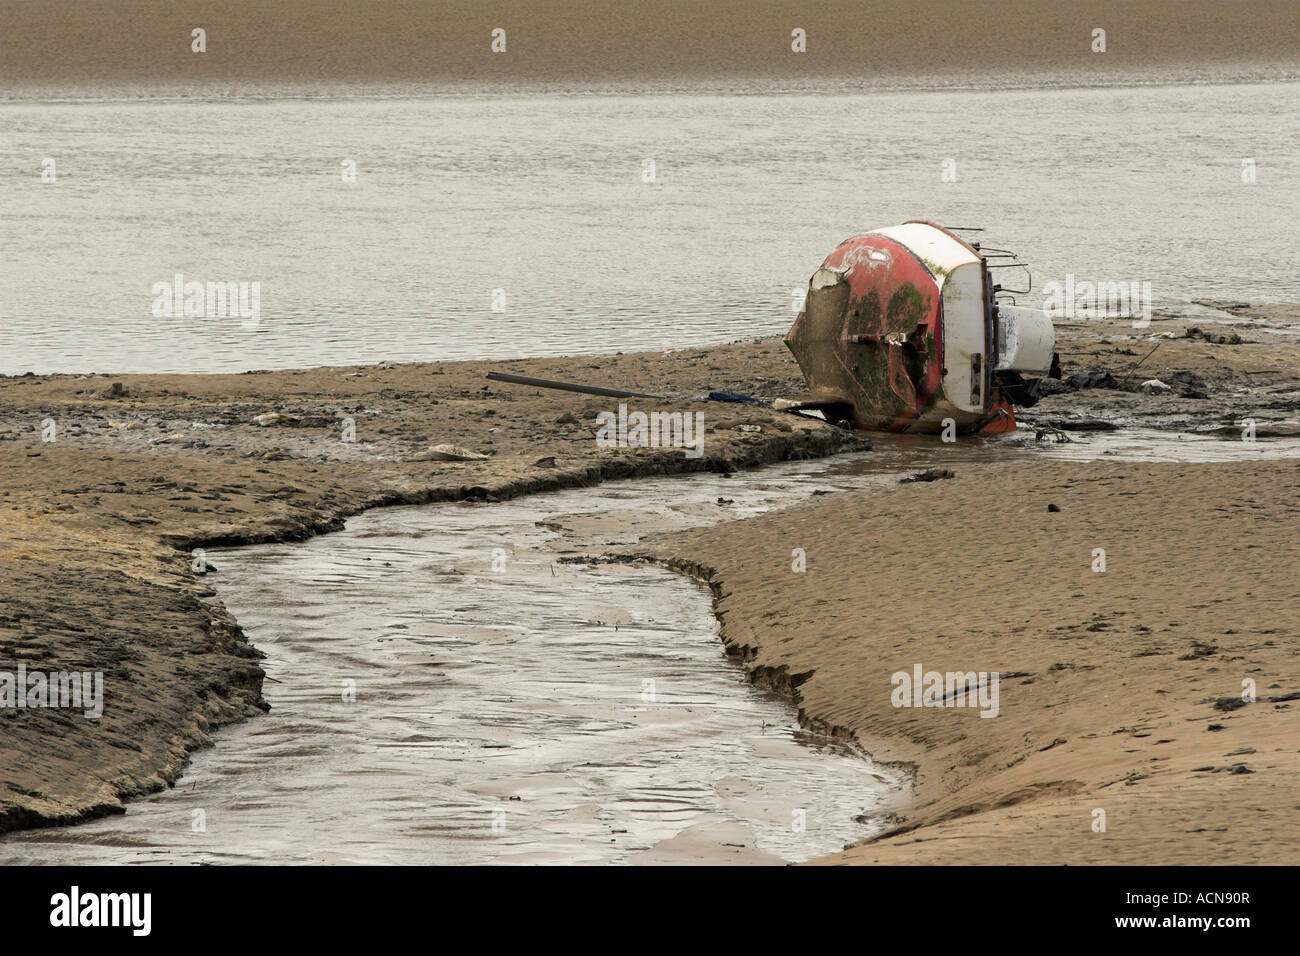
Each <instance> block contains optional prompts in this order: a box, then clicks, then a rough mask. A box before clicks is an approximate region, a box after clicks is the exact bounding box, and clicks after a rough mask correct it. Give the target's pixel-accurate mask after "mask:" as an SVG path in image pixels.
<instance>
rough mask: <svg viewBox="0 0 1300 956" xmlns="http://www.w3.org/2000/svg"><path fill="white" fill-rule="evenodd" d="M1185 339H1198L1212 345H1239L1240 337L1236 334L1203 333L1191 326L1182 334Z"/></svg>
mask: <svg viewBox="0 0 1300 956" xmlns="http://www.w3.org/2000/svg"><path fill="white" fill-rule="evenodd" d="M1183 338H1185V339H1200V340H1201V341H1203V342H1210V343H1212V344H1214V345H1240V344H1241V336H1240V335H1238V334H1237V333H1236V332H1203V331H1202V330H1200V329H1198V328H1197V327H1196V326H1192V327H1191V328H1190V329H1188V330H1187V331H1186V332H1184V333H1183Z"/></svg>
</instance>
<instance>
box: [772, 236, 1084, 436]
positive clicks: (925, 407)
mask: <svg viewBox="0 0 1300 956" xmlns="http://www.w3.org/2000/svg"><path fill="white" fill-rule="evenodd" d="M959 231H968V230H959ZM990 260H993V261H990ZM1007 267H1016V268H1026V267H1025V265H1024V263H1022V262H1020V260H1019V259H1018V258H1017V257H1016V256H1015V254H1014V253H1010V252H1007V251H1006V250H1001V249H996V250H995V249H990V248H986V249H985V250H983V251H981V248H980V243H978V242H975V243H971V242H968V241H966V240H965V239H963V238H961V237H960V236H958V235H957V234H956V231H954V230H949V229H945V228H943V227H942V226H938V225H935V224H934V223H932V222H923V221H919V220H918V221H912V222H906V223H904V224H902V225H900V226H891V227H889V228H887V229H878V230H876V231H874V232H869V233H867V234H866V235H861V236H854V237H853V238H851V239H846V240H845V241H844V242H842V243H840V244H839V245H838V246H836V247H835V249H834V251H833V252H831V254H830V255H829V256H827V257H826V260H825V261H824V262H823V263H822V264H821V267H820V268H818V269H817V271H816V272H814V273H813V275H812V278H811V279H810V280H809V282H808V294H807V298H806V299H805V301H804V310H803V311H802V312H800V313H799V317H798V318H797V319H796V320H795V323H794V325H793V326H791V328H790V331H789V333H788V334H787V335H786V338H785V344H786V346H787V347H788V348H789V349H790V351H791V352H792V353H793V354H794V357H795V359H796V360H797V361H798V362H799V368H800V370H801V371H802V372H803V375H804V379H805V380H806V381H807V383H808V388H809V391H808V392H807V393H806V394H804V395H800V396H794V397H792V398H790V399H786V400H783V401H781V402H779V403H778V404H779V405H781V406H783V407H786V408H800V409H820V410H821V411H822V413H823V414H825V415H826V417H827V418H829V419H830V420H832V421H848V422H851V423H852V424H853V425H854V426H856V427H858V428H863V429H868V430H877V431H896V432H942V431H944V430H945V429H951V430H952V431H954V432H956V433H970V432H1004V431H1012V430H1014V429H1015V427H1016V418H1015V410H1014V406H1015V405H1032V404H1033V403H1034V401H1036V400H1037V388H1036V386H1037V382H1036V381H1034V380H1033V379H1031V378H1027V377H1026V376H1040V377H1041V376H1051V377H1054V378H1060V377H1061V371H1060V363H1059V360H1058V358H1057V354H1056V332H1055V330H1054V329H1053V328H1052V322H1051V319H1050V318H1049V317H1048V315H1047V313H1045V312H1043V311H1041V310H1038V309H1029V308H1023V307H1020V306H1017V305H1015V304H1013V303H1012V302H1010V301H1007V296H1008V295H1009V294H1010V292H1011V291H1015V292H1026V291H1028V289H1017V290H1003V288H1002V286H1001V285H1000V284H998V283H995V282H994V281H993V276H992V274H991V271H990V270H992V269H998V268H1007ZM1026 272H1027V268H1026Z"/></svg>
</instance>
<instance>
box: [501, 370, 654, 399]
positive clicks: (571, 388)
mask: <svg viewBox="0 0 1300 956" xmlns="http://www.w3.org/2000/svg"><path fill="white" fill-rule="evenodd" d="M487 377H488V378H490V379H492V381H494V382H509V383H510V384H512V385H532V386H534V387H535V388H554V389H559V390H560V391H562V392H581V393H582V394H584V395H604V396H606V397H608V398H658V399H663V398H664V396H662V395H650V394H648V393H646V392H629V391H626V390H624V389H621V388H603V387H601V386H600V385H578V384H575V383H573V382H553V381H550V380H549V379H545V378H530V377H529V376H527V375H511V374H509V373H507V372H488V373H487Z"/></svg>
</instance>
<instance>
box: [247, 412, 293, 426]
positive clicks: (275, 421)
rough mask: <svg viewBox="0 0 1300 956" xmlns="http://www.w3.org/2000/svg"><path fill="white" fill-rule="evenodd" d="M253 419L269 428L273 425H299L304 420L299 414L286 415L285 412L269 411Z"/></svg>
mask: <svg viewBox="0 0 1300 956" xmlns="http://www.w3.org/2000/svg"><path fill="white" fill-rule="evenodd" d="M253 421H255V422H257V424H259V425H261V426H262V427H263V428H267V427H269V426H271V425H297V424H298V423H299V422H301V421H302V419H301V418H299V417H298V416H297V415H286V414H284V413H283V412H267V413H266V414H264V415H258V416H256V417H255V418H254V419H253Z"/></svg>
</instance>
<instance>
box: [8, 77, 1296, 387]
mask: <svg viewBox="0 0 1300 956" xmlns="http://www.w3.org/2000/svg"><path fill="white" fill-rule="evenodd" d="M1229 80H1230V78H1229V77H1228V76H1226V75H1225V76H1223V77H1222V78H1221V80H1220V81H1217V82H1216V81H1215V80H1214V79H1213V78H1210V79H1209V81H1208V82H1205V83H1203V84H1200V85H1181V86H1179V85H1152V84H1147V85H1135V86H1112V87H1099V88H1056V89H1000V88H992V87H991V86H990V88H987V89H979V88H976V89H961V90H952V89H948V90H924V89H893V90H890V89H882V90H873V91H869V92H863V91H858V90H855V89H854V88H853V87H852V86H851V85H846V84H841V85H838V86H831V87H828V88H827V89H824V90H813V91H809V90H795V91H791V90H780V89H777V88H775V87H773V88H765V87H764V86H763V85H762V84H761V83H760V84H756V85H753V86H751V87H750V88H749V90H748V92H747V93H746V94H745V95H731V94H727V95H724V94H719V93H717V92H716V91H707V90H704V91H699V92H691V91H690V90H689V89H679V90H674V91H671V92H664V91H654V90H649V91H646V90H639V91H638V90H619V89H616V88H615V89H609V90H605V91H603V92H600V93H586V94H580V93H558V92H545V91H535V92H530V93H527V94H523V93H518V92H516V93H510V92H498V93H482V94H477V95H473V94H467V93H460V94H455V95H450V94H446V93H441V94H440V93H437V92H431V91H428V90H409V91H406V92H403V91H401V90H395V91H389V92H388V94H387V95H384V96H371V97H359V96H348V95H342V94H340V95H333V96H332V95H329V94H327V93H324V94H321V95H318V96H316V97H315V98H312V99H303V98H284V97H283V96H280V95H278V94H277V93H276V91H274V90H268V91H267V92H266V95H265V96H259V95H256V92H255V91H253V92H249V91H245V92H244V93H243V94H241V95H234V96H231V97H228V98H221V99H217V98H214V99H196V98H180V97H179V96H177V97H167V96H152V95H149V94H147V93H146V92H141V93H140V94H139V95H138V96H136V97H131V96H129V95H121V94H120V93H119V95H117V97H116V98H107V97H106V96H105V95H103V94H99V93H96V92H94V91H85V93H84V95H81V96H78V97H65V98H63V99H59V100H56V101H45V102H32V101H28V100H23V99H15V98H10V99H8V100H7V101H5V102H3V103H0V210H3V212H2V214H0V259H2V260H3V262H4V268H3V270H0V356H2V357H0V372H4V373H8V374H13V373H21V372H25V371H34V372H38V373H39V372H54V371H60V372H90V371H103V372H158V371H180V372H217V371H242V370H246V369H250V368H289V367H302V366H312V365H330V364H361V363H369V362H375V361H379V360H385V359H387V360H392V361H430V360H442V359H469V358H474V359H481V358H506V357H518V356H538V355H558V354H577V353H611V352H616V351H632V350H640V349H662V348H668V347H682V346H688V345H707V344H717V343H721V342H730V341H734V340H737V339H749V338H753V337H757V336H765V335H771V334H775V333H782V332H784V331H785V330H786V329H787V328H788V327H789V325H790V322H791V319H792V317H793V316H792V303H793V302H794V301H795V299H794V297H793V296H792V290H796V289H799V290H801V289H803V288H805V287H806V284H807V281H808V277H809V275H811V273H812V272H813V270H814V269H815V268H816V267H817V265H818V264H819V263H820V262H821V260H822V258H823V257H824V256H825V255H826V254H827V253H828V252H829V251H830V250H831V249H832V248H833V247H834V246H835V245H836V244H837V243H838V242H840V241H841V240H842V239H844V238H846V237H847V236H850V235H853V234H856V233H859V232H862V231H866V230H868V229H871V228H876V227H880V226H886V225H891V224H894V223H897V222H901V221H904V220H907V219H917V218H922V219H932V220H935V221H938V222H941V223H944V224H947V225H952V226H978V227H985V228H986V229H987V230H988V231H987V232H986V233H984V234H983V238H984V239H985V240H986V241H987V242H988V243H989V244H990V245H996V246H1000V247H1004V248H1011V249H1014V250H1016V251H1017V252H1019V253H1020V254H1021V255H1022V256H1024V257H1025V258H1026V259H1027V260H1028V261H1029V262H1030V263H1031V265H1032V267H1033V274H1034V277H1035V283H1036V288H1038V289H1041V287H1042V285H1043V284H1044V283H1045V282H1047V281H1052V280H1055V281H1058V282H1064V281H1065V276H1066V275H1067V274H1073V275H1075V276H1076V277H1078V278H1079V279H1081V280H1092V281H1115V282H1124V283H1128V282H1132V281H1149V282H1150V283H1151V294H1152V298H1153V300H1154V303H1155V305H1156V306H1157V307H1160V306H1162V305H1164V306H1168V307H1176V308H1184V307H1186V305H1187V303H1188V302H1189V300H1192V299H1196V298H1204V297H1210V298H1215V299H1244V300H1248V301H1262V302H1294V301H1297V300H1298V299H1300V283H1297V279H1296V275H1295V269H1294V256H1292V255H1286V254H1284V250H1286V249H1288V248H1290V247H1291V246H1293V245H1294V242H1293V240H1294V237H1295V221H1296V214H1297V212H1298V211H1300V209H1298V206H1297V201H1296V196H1297V195H1300V111H1297V110H1296V109H1295V104H1296V102H1297V99H1298V98H1300V84H1296V83H1288V82H1275V83H1238V82H1230V81H1229ZM988 82H989V83H990V84H993V83H996V82H997V78H996V77H989V78H988ZM1155 82H1157V83H1158V77H1157V78H1156V81H1155ZM46 160H53V162H54V172H55V179H54V181H53V182H48V183H47V182H43V181H42V177H41V173H42V170H43V168H44V164H45V162H46ZM1248 160H1249V161H1250V162H1251V163H1252V164H1253V169H1254V182H1252V183H1245V182H1243V163H1245V162H1246V161H1248ZM349 162H350V163H353V164H355V173H356V175H355V180H354V181H352V182H345V181H344V171H345V166H344V164H345V163H349ZM648 163H653V178H652V179H649V177H650V173H651V167H650V166H649V165H648ZM945 173H947V174H948V176H947V179H948V180H951V181H947V180H946V179H945ZM648 179H649V181H647V180H648ZM178 273H179V274H181V275H182V276H183V277H184V279H185V281H199V282H247V283H250V286H249V289H250V290H251V288H252V287H251V283H253V282H257V283H259V286H258V289H259V312H258V321H257V322H255V323H254V322H245V321H243V320H241V319H240V318H238V317H234V318H231V317H225V316H215V317H214V316H203V317H195V316H190V317H185V316H183V315H181V316H177V315H167V314H164V315H161V316H160V315H156V314H154V309H153V306H154V304H155V299H156V295H155V293H154V286H155V284H156V283H173V282H174V279H175V276H176V275H177V274H178ZM1019 278H1020V277H1019V276H1018V275H1017V276H1015V277H1014V279H1013V278H1012V277H1011V276H1010V275H1008V280H1009V284H1014V281H1015V280H1018V279H1019ZM1025 302H1026V303H1027V304H1031V305H1032V304H1035V302H1036V298H1035V296H1033V295H1031V296H1028V297H1026V299H1025ZM246 326H247V327H246Z"/></svg>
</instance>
